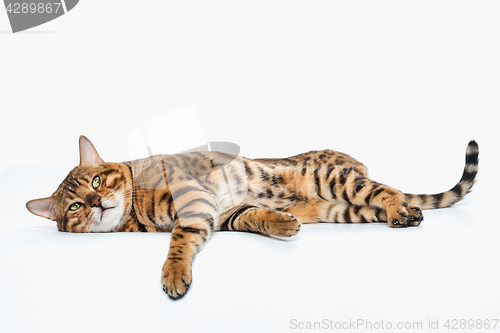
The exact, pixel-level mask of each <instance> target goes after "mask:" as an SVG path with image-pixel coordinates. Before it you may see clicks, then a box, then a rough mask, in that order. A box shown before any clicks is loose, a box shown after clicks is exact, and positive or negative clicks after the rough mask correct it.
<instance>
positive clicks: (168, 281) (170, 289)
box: [161, 260, 192, 300]
mask: <svg viewBox="0 0 500 333" xmlns="http://www.w3.org/2000/svg"><path fill="white" fill-rule="evenodd" d="M191 281H192V276H191V265H189V264H187V263H183V262H169V261H168V260H167V262H165V265H164V266H163V274H162V276H161V282H162V284H163V290H165V292H166V293H167V294H168V296H169V297H170V298H171V299H174V300H175V299H179V298H181V297H182V296H184V295H185V294H186V293H187V291H188V289H189V286H190V285H191Z"/></svg>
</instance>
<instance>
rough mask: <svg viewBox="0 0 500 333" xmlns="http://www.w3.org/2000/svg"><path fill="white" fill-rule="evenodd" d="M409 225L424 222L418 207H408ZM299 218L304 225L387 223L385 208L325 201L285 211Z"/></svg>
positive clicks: (291, 207) (309, 201)
mask: <svg viewBox="0 0 500 333" xmlns="http://www.w3.org/2000/svg"><path fill="white" fill-rule="evenodd" d="M408 208H409V216H410V217H409V218H408V225H410V226H418V225H419V224H420V222H422V220H423V215H422V211H421V210H420V208H418V207H412V206H410V207H408ZM285 211H286V212H289V213H291V214H293V215H294V216H296V217H298V218H299V219H300V221H302V223H304V224H306V223H314V222H339V223H363V222H387V220H388V217H387V211H386V210H385V209H383V208H379V207H372V206H366V205H359V206H358V205H352V204H350V203H345V202H339V203H332V202H329V201H325V200H308V201H302V202H298V203H296V204H294V205H292V206H290V207H287V208H286V209H285Z"/></svg>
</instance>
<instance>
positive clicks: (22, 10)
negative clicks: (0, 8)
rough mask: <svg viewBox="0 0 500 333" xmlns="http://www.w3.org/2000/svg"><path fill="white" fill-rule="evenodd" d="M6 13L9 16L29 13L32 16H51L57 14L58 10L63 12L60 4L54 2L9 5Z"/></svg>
mask: <svg viewBox="0 0 500 333" xmlns="http://www.w3.org/2000/svg"><path fill="white" fill-rule="evenodd" d="M6 9H7V13H9V14H11V13H12V14H27V13H31V14H34V13H39V14H42V13H47V14H51V13H58V12H59V10H63V9H62V8H61V3H60V2H59V3H57V2H54V3H50V2H49V3H41V2H40V3H35V2H31V3H27V2H23V3H16V2H15V3H9V5H8V6H7V8H6Z"/></svg>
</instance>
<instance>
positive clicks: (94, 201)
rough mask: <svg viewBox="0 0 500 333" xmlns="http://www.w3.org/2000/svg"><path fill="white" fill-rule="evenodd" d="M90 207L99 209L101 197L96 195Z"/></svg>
mask: <svg viewBox="0 0 500 333" xmlns="http://www.w3.org/2000/svg"><path fill="white" fill-rule="evenodd" d="M90 207H101V197H100V196H99V195H96V196H95V197H94V199H92V201H91V203H90Z"/></svg>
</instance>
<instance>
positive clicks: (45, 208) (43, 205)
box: [26, 197, 57, 221]
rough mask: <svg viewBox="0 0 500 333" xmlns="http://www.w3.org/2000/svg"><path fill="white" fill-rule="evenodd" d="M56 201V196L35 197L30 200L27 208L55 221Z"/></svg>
mask: <svg viewBox="0 0 500 333" xmlns="http://www.w3.org/2000/svg"><path fill="white" fill-rule="evenodd" d="M55 203H56V199H55V198H54V197H48V198H43V199H35V200H31V201H28V202H27V203H26V208H28V210H29V211H30V212H32V213H33V214H35V215H38V216H41V217H45V218H46V219H51V220H52V221H55V220H56V217H57V215H56V207H55Z"/></svg>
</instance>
